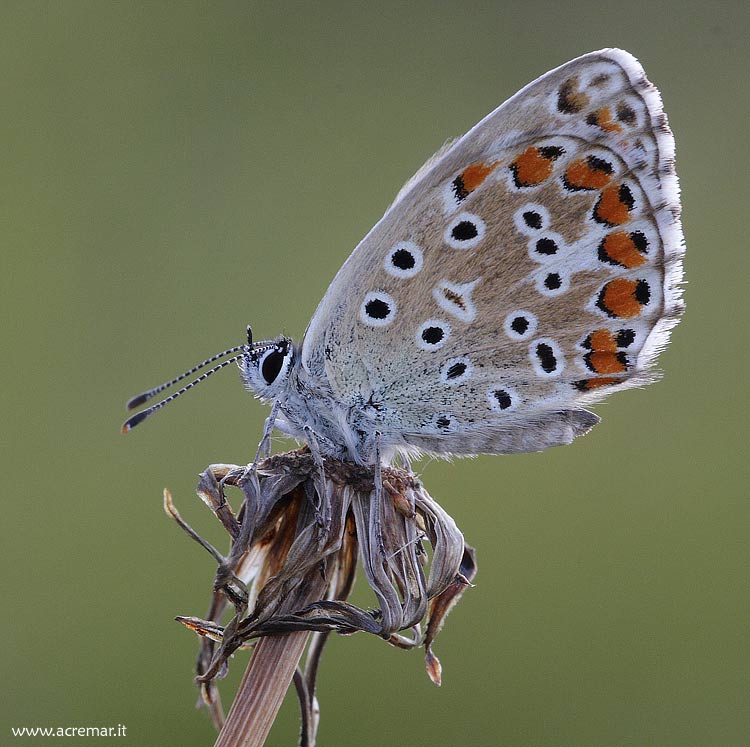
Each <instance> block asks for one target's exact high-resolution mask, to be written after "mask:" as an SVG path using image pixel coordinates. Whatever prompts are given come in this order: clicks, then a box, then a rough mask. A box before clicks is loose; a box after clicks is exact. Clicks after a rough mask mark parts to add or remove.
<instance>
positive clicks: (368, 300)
mask: <svg viewBox="0 0 750 747" xmlns="http://www.w3.org/2000/svg"><path fill="white" fill-rule="evenodd" d="M395 317H396V302H395V301H394V300H393V297H392V296H391V295H389V294H388V293H385V292H384V291H373V292H372V293H368V294H367V295H366V296H365V300H364V301H362V305H361V306H360V307H359V318H360V319H361V320H362V321H363V322H364V323H365V324H366V325H367V326H368V327H385V326H387V325H389V324H390V323H391V322H392V321H393V320H394V318H395Z"/></svg>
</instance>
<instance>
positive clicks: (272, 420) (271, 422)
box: [240, 400, 281, 488]
mask: <svg viewBox="0 0 750 747" xmlns="http://www.w3.org/2000/svg"><path fill="white" fill-rule="evenodd" d="M280 409H281V402H279V400H275V401H274V403H273V405H272V406H271V412H270V413H269V415H268V417H267V418H266V422H265V425H264V427H263V436H262V437H261V439H260V443H259V444H258V449H257V451H256V452H255V459H253V461H252V462H250V464H248V465H247V467H245V472H244V473H243V475H242V477H241V478H240V482H244V481H245V480H247V479H248V478H249V477H250V476H251V475H252V477H253V479H255V480H257V476H256V474H255V472H256V470H257V468H258V463H259V462H260V459H261V456H263V457H265V458H268V457H269V456H270V455H271V433H272V432H273V429H274V427H275V426H276V418H277V417H278V414H279V410H280ZM258 488H260V486H258Z"/></svg>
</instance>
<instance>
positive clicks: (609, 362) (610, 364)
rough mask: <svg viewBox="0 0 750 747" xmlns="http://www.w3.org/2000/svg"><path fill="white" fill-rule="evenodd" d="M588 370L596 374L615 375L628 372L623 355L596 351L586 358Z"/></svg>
mask: <svg viewBox="0 0 750 747" xmlns="http://www.w3.org/2000/svg"><path fill="white" fill-rule="evenodd" d="M586 360H587V361H588V364H589V368H591V369H592V370H593V371H596V373H598V374H616V373H623V372H625V371H627V370H628V366H627V363H626V361H625V358H624V353H623V354H618V353H610V352H604V351H597V352H593V353H589V354H588V355H587V356H586Z"/></svg>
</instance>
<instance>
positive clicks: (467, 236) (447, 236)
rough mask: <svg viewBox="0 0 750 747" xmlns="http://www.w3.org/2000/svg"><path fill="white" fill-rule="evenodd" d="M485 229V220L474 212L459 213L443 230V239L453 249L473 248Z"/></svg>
mask: <svg viewBox="0 0 750 747" xmlns="http://www.w3.org/2000/svg"><path fill="white" fill-rule="evenodd" d="M486 231H487V226H486V225H485V222H484V221H483V220H482V219H481V218H480V217H479V216H478V215H474V213H460V214H459V215H457V216H456V217H455V218H453V220H451V222H450V224H449V225H448V227H447V228H446V229H445V231H444V232H443V239H444V240H445V243H446V244H448V246H450V247H453V248H454V249H473V248H474V247H475V246H476V245H477V244H478V243H479V242H480V241H481V240H482V239H483V238H484V234H485V232H486Z"/></svg>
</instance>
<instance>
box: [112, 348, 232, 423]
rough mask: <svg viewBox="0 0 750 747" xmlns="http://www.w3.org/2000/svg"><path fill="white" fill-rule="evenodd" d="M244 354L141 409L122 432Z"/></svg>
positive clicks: (136, 398)
mask: <svg viewBox="0 0 750 747" xmlns="http://www.w3.org/2000/svg"><path fill="white" fill-rule="evenodd" d="M244 347H245V346H244V345H241V346H240V348H244ZM243 355H244V353H240V354H239V355H235V356H232V357H231V358H228V359H227V360H225V361H222V362H221V363H219V365H218V366H214V367H213V368H210V369H209V370H208V371H206V372H205V373H202V374H201V375H200V376H199V377H198V378H197V379H195V380H194V381H191V382H190V383H189V384H186V385H185V386H184V387H182V389H178V390H177V391H176V392H175V393H174V394H170V395H169V397H167V398H166V399H163V400H162V401H161V402H157V403H156V404H155V405H151V407H147V408H146V409H145V410H141V411H140V412H137V413H136V414H135V415H133V416H132V417H129V418H128V419H127V420H126V421H125V422H124V423H123V424H122V432H123V433H127V432H128V431H130V430H133V428H135V426H136V425H138V423H141V422H142V421H144V420H145V419H146V418H147V417H149V415H153V414H154V413H155V412H156V411H157V410H161V408H162V407H164V405H167V404H169V403H170V402H171V401H172V400H174V399H177V397H179V396H180V395H181V394H184V393H185V392H187V391H188V390H190V389H192V388H193V387H194V386H196V385H197V384H200V383H201V381H205V380H206V379H207V378H208V377H209V376H210V375H211V374H214V373H216V372H217V371H221V369H222V368H224V367H225V366H228V365H229V364H230V363H235V362H236V361H238V360H239V359H240V358H242V356H243ZM196 368H199V366H196ZM181 378H182V376H179V377H178V378H177V379H174V381H179V379H181ZM170 383H171V382H170ZM166 386H169V384H167V385H166ZM164 388H165V387H164V386H162V387H161V388H157V389H156V390H154V391H161V389H164ZM140 396H143V395H140ZM134 400H138V397H134V398H133V399H132V400H131V402H133V401H134ZM128 404H129V403H128Z"/></svg>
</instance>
